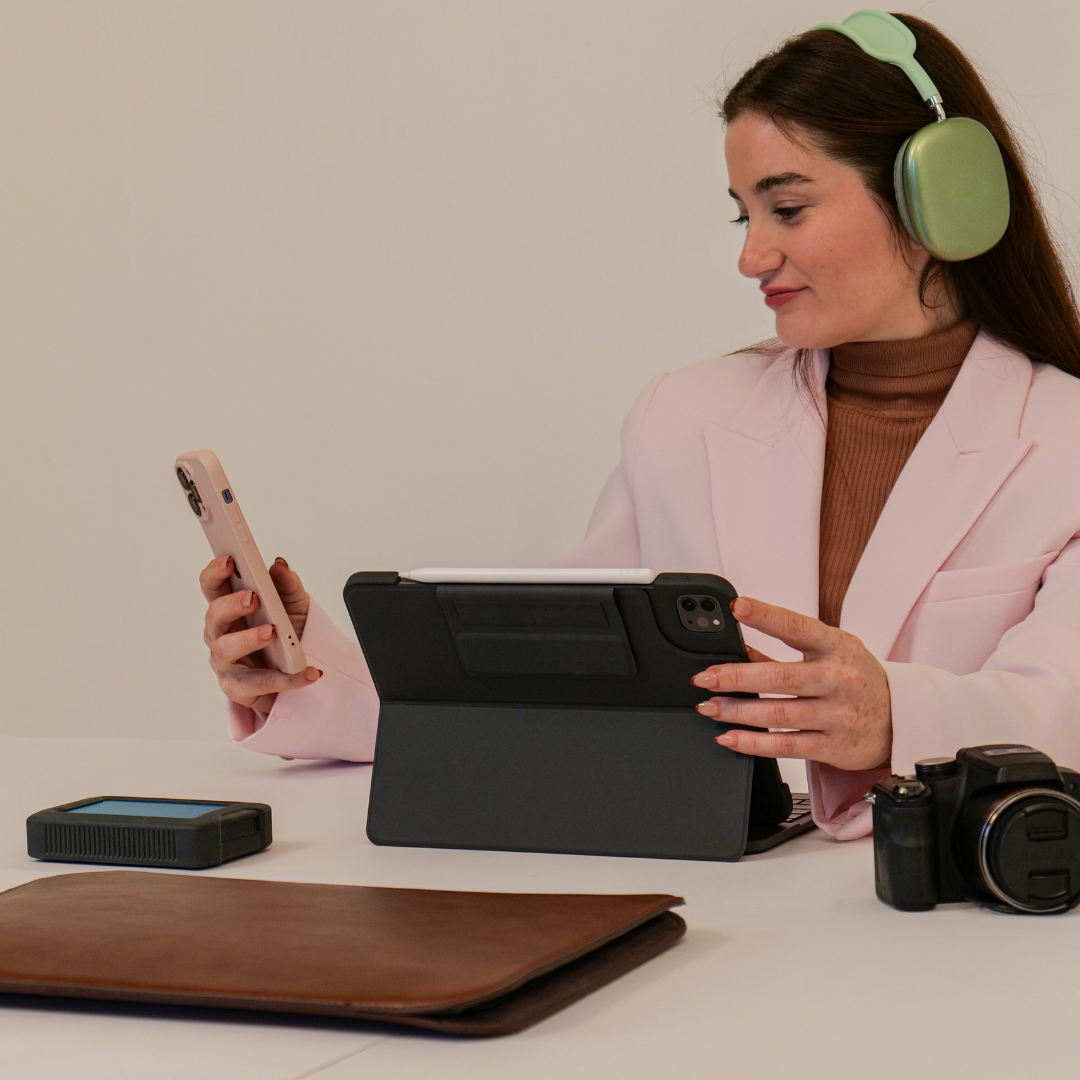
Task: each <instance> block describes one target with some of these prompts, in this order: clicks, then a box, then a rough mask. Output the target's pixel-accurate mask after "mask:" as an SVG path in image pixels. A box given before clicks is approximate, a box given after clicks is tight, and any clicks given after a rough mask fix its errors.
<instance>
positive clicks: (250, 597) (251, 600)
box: [244, 589, 259, 607]
mask: <svg viewBox="0 0 1080 1080" xmlns="http://www.w3.org/2000/svg"><path fill="white" fill-rule="evenodd" d="M258 602H259V598H258V597H257V596H256V595H255V590H254V589H252V590H250V591H249V592H248V595H247V599H246V600H245V601H244V607H251V605H252V604H257V603H258Z"/></svg>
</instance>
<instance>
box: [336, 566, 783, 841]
mask: <svg viewBox="0 0 1080 1080" xmlns="http://www.w3.org/2000/svg"><path fill="white" fill-rule="evenodd" d="M422 573H423V572H420V571H413V572H412V573H411V574H410V575H409V579H405V578H403V577H402V576H401V575H399V574H398V573H396V572H385V573H361V574H354V575H353V576H352V577H351V578H349V581H348V583H347V584H346V586H345V603H346V606H347V608H348V610H349V614H350V617H351V618H352V622H353V626H354V628H355V630H356V634H357V637H358V639H359V641H360V644H361V646H362V648H363V650H364V655H365V657H366V658H367V662H368V666H369V668H370V670H371V674H372V677H373V679H374V681H375V686H376V689H377V690H378V692H379V697H380V699H381V709H380V715H379V731H378V739H377V744H376V750H375V762H374V770H373V774H372V782H371V798H370V802H369V809H368V822H367V830H368V836H369V838H370V839H371V840H372V842H373V843H376V844H391V845H406V846H421V847H454V848H487V849H497V850H515V851H554V852H565V853H572V854H592V855H628V856H638V857H653V858H680V859H715V860H734V859H738V858H740V857H741V856H742V855H743V853H744V852H745V850H746V848H747V842H748V838H749V839H750V841H751V844H752V845H754V846H760V845H761V844H762V843H763V842H764V841H767V840H768V838H770V837H772V836H774V835H776V836H778V837H779V835H780V834H781V833H782V834H783V835H784V836H788V835H794V832H793V830H792V828H791V823H790V822H788V823H787V825H786V826H785V824H784V823H785V822H786V821H787V819H788V818H789V816H790V815H791V813H792V803H791V795H790V792H789V791H788V789H787V786H786V785H784V784H783V783H782V782H781V780H780V775H779V770H778V768H777V765H776V762H775V761H772V760H771V759H766V758H751V757H747V756H745V755H741V754H737V753H735V752H734V751H732V750H729V749H727V748H726V747H722V746H719V745H718V744H717V743H716V741H715V737H716V735H717V734H718V733H719V732H721V731H723V730H725V726H724V725H721V724H718V723H717V722H716V721H714V720H712V719H710V718H708V717H704V716H701V715H699V714H698V713H697V712H696V711H695V709H694V706H695V705H696V704H697V702H699V701H702V700H704V699H705V698H707V697H709V696H711V695H710V694H709V693H708V691H705V690H701V689H699V688H697V687H695V686H693V685H692V684H691V681H690V680H691V677H692V676H693V675H694V674H696V673H697V672H699V671H702V670H703V669H705V668H706V667H709V666H710V665H712V664H723V663H732V662H745V661H746V651H745V648H744V646H743V642H742V635H741V632H740V629H739V624H738V622H737V621H736V620H735V619H734V618H733V617H732V615H731V613H730V603H731V601H732V600H734V599H735V596H736V595H737V594H736V592H735V590H734V588H732V586H731V585H730V584H729V583H728V582H727V581H726V580H724V579H723V578H721V577H718V576H715V575H712V574H653V573H652V572H651V571H637V573H638V574H639V575H641V577H643V578H644V577H645V576H646V575H647V576H648V580H642V581H637V582H634V581H625V580H622V581H620V580H618V578H616V580H612V576H613V575H617V574H622V573H626V572H625V571H610V570H591V571H588V574H590V575H598V576H599V577H600V578H601V580H587V581H581V580H566V579H565V577H563V579H562V580H556V581H551V580H548V581H528V580H526V581H522V580H511V581H506V580H501V581H500V580H490V579H476V578H469V577H466V576H465V572H464V571H461V570H449V571H440V572H439V575H440V579H439V580H434V581H421V580H417V576H418V575H421V574H422ZM479 573H482V574H506V573H507V571H490V570H485V571H480V572H479ZM513 573H515V574H517V573H520V572H517V571H515V572H513ZM527 573H529V574H536V573H538V571H528V572H527ZM553 573H555V574H558V575H567V574H568V573H569V572H568V571H565V570H559V571H554V572H553ZM432 576H434V575H432ZM605 578H606V579H605ZM751 831H752V833H751ZM798 831H802V830H801V828H800V829H799V830H798Z"/></svg>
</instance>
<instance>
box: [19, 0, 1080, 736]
mask: <svg viewBox="0 0 1080 1080" xmlns="http://www.w3.org/2000/svg"><path fill="white" fill-rule="evenodd" d="M919 10H920V12H921V13H922V14H923V15H924V16H926V17H928V18H931V19H934V20H936V21H937V22H938V23H939V24H940V25H941V26H942V27H943V28H944V29H946V30H947V31H949V32H951V33H953V34H954V35H955V36H956V37H957V38H958V39H959V40H960V41H961V42H962V43H963V44H964V45H965V46H966V47H968V48H969V50H970V52H971V54H972V55H973V57H974V58H975V59H976V61H977V62H978V63H979V64H980V65H981V66H982V68H983V70H984V71H985V72H986V73H988V74H989V75H990V76H991V78H992V79H993V80H994V81H995V83H996V84H1000V85H1008V86H1009V87H1010V88H1011V91H1012V94H1011V96H1009V97H1007V99H1006V104H1007V107H1008V109H1009V110H1010V113H1011V114H1012V115H1014V116H1015V117H1016V118H1017V120H1018V122H1020V123H1021V124H1022V126H1023V129H1024V131H1025V132H1026V135H1027V138H1028V141H1029V143H1030V145H1031V146H1032V148H1033V149H1034V150H1035V152H1036V153H1037V155H1038V156H1039V158H1040V159H1041V160H1042V161H1043V162H1044V163H1045V166H1046V168H1047V170H1048V174H1049V175H1050V176H1052V177H1053V180H1054V183H1055V184H1056V185H1057V188H1056V195H1055V201H1054V204H1053V205H1054V211H1055V213H1056V214H1058V215H1059V217H1060V219H1061V225H1062V228H1063V230H1064V233H1065V234H1066V235H1067V236H1068V237H1070V238H1071V237H1072V235H1073V232H1074V224H1073V223H1074V215H1073V211H1074V208H1075V205H1076V204H1075V202H1074V196H1075V195H1076V194H1078V193H1080V139H1078V138H1077V134H1078V131H1077V124H1076V122H1075V117H1076V116H1077V114H1078V106H1080V85H1078V83H1077V79H1076V73H1075V56H1074V44H1073V43H1074V42H1075V40H1076V38H1077V36H1078V34H1080V14H1078V9H1077V8H1076V7H1075V6H1074V5H1070V4H1065V3H1059V4H1049V3H1039V2H1035V3H1028V4H1026V5H1025V6H1024V9H1023V12H1024V17H1023V18H1022V19H1021V18H1019V17H1018V16H1017V15H1016V14H1015V12H1016V10H1017V9H1016V6H1015V5H1014V4H1008V5H1006V4H1004V3H999V2H989V3H987V2H986V0H981V2H978V3H976V2H974V0H943V2H940V3H931V4H927V5H925V6H923V7H921V8H920V9H919ZM847 13H848V12H847V7H846V6H845V5H844V3H841V2H840V0H828V2H826V0H813V2H804V0H799V2H796V0H775V2H773V3H771V4H768V5H763V4H750V3H739V4H736V3H733V2H731V0H460V2H459V0H379V2H375V0H349V2H340V0H334V2H331V0H303V2H301V0H290V2H281V0H233V2H222V0H215V2H212V3H210V2H204V0H153V2H149V3H148V2H146V0H131V2H114V0H99V2H78V0H63V2H57V0H7V2H6V3H4V4H3V5H0V367H2V371H0V374H2V380H0V400H2V429H0V439H2V448H0V449H2V454H0V469H2V492H0V494H2V497H3V504H2V506H3V509H2V516H0V522H2V525H0V527H2V530H3V534H2V535H3V564H2V567H3V570H2V586H3V596H2V608H0V611H2V624H3V625H2V632H3V639H2V642H0V655H2V657H3V664H4V675H3V692H2V697H0V732H5V733H22V734H33V733H37V734H58V735H59V734H97V735H111V734H124V735H142V736H146V737H153V738H170V737H175V738H183V737H200V738H201V737H205V738H221V737H223V725H222V720H221V707H220V701H219V697H218V694H217V690H216V686H215V684H214V682H213V680H212V678H211V676H210V672H209V670H208V669H207V667H206V662H205V656H204V648H203V645H202V642H201V640H200V628H201V618H202V603H201V600H200V597H199V594H198V591H197V588H196V580H195V579H196V574H197V572H198V570H199V568H200V567H201V566H202V565H203V563H204V562H205V561H206V559H207V550H206V549H205V543H204V541H203V539H202V536H201V535H200V530H199V529H198V527H197V526H196V525H195V523H194V521H193V520H191V516H190V513H189V511H188V510H187V509H186V506H185V504H184V502H183V499H182V498H181V493H180V489H179V488H178V487H177V485H176V482H175V480H174V479H173V478H172V475H171V468H170V466H171V462H172V459H173V457H174V456H175V455H176V454H177V452H179V451H181V450H187V449H195V448H199V447H203V446H206V447H210V448H212V449H214V450H216V451H217V453H218V454H219V455H220V457H221V458H222V460H223V462H224V464H225V466H226V468H227V470H228V471H229V473H230V476H231V478H232V480H233V482H234V484H235V486H236V488H237V491H238V492H239V493H240V496H241V498H242V500H243V502H244V505H245V507H246V510H247V514H248V518H249V521H250V522H251V524H252V526H253V527H254V529H255V530H256V535H257V539H258V540H259V542H260V544H261V546H262V549H263V552H264V554H265V555H267V556H268V557H273V556H274V555H277V554H283V555H285V556H286V557H287V558H288V559H289V561H290V562H291V563H292V565H293V566H294V567H296V568H297V569H299V570H300V571H301V573H302V574H303V575H304V577H305V579H306V581H307V582H308V584H309V586H310V587H311V589H312V591H313V592H315V594H316V595H318V596H319V597H320V599H321V600H322V601H323V602H324V604H326V606H327V607H328V608H329V609H330V611H331V612H332V614H333V615H334V617H335V618H337V619H338V620H339V621H340V622H342V624H343V625H345V623H346V617H345V613H344V610H343V608H342V606H341V602H340V588H341V585H342V583H343V582H344V580H345V578H346V576H347V575H348V574H349V573H350V572H352V571H354V570H359V569H386V568H390V569H405V568H409V567H413V566H417V565H425V564H427V565H431V564H444V565H445V564H458V565H461V564H464V565H470V564H471V565H484V564H490V565H534V564H542V563H544V562H546V561H548V560H550V559H552V558H554V557H555V556H557V555H559V554H560V553H562V552H564V551H566V550H568V549H569V548H570V547H572V546H573V545H574V544H575V543H577V541H578V540H579V539H580V537H581V535H582V532H583V530H584V526H585V522H586V520H587V517H588V513H589V510H590V507H591V505H592V500H593V499H594V497H595V495H596V493H597V491H598V490H599V488H600V486H601V484H602V482H603V480H604V478H605V477H606V475H607V473H608V472H609V470H610V469H611V468H612V466H613V465H614V464H615V461H616V459H617V453H618V449H617V436H618V429H619V424H620V421H621V419H622V417H623V415H624V414H625V412H626V410H627V409H628V407H629V406H630V404H631V402H632V401H633V399H634V397H635V395H636V393H637V392H638V390H639V389H640V388H641V387H642V386H643V385H644V383H645V382H646V381H647V380H648V379H649V378H650V377H651V376H652V375H653V374H654V373H656V372H657V371H660V370H665V369H671V368H675V367H680V366H683V365H685V364H689V363H693V362H694V361H696V360H699V359H702V358H704V357H707V356H710V355H715V354H717V353H720V352H724V351H728V350H730V349H731V348H733V347H738V346H741V345H743V344H746V343H748V342H750V341H752V340H755V339H756V338H759V337H762V336H766V335H767V334H768V332H769V329H770V319H769V317H768V312H767V310H766V309H765V308H764V307H763V305H762V304H761V301H760V299H759V297H758V294H757V293H756V292H755V290H754V286H753V284H752V283H747V282H745V281H743V280H742V279H740V278H739V277H738V274H737V273H736V270H735V265H734V264H735V258H736V253H737V248H738V243H739V234H738V233H737V232H736V231H735V230H734V229H733V228H732V227H731V226H729V225H728V224H727V219H728V218H730V217H731V216H732V213H731V206H730V202H729V200H728V199H727V197H726V196H725V195H724V190H725V189H726V180H725V174H724V169H723V160H722V155H721V134H722V133H721V127H720V124H719V121H718V120H716V118H715V115H714V112H713V109H712V107H711V104H710V102H711V98H712V97H713V96H714V95H715V93H716V91H717V90H718V89H720V88H721V87H722V86H723V84H724V82H725V81H726V80H727V79H728V78H730V77H733V76H734V75H736V74H737V73H738V72H739V71H740V70H742V68H743V67H745V65H746V64H747V63H749V62H750V61H751V60H752V59H753V58H754V57H755V56H756V55H758V54H759V53H760V52H761V51H763V50H764V49H766V48H767V47H769V46H770V45H772V44H774V43H776V42H777V41H778V40H779V39H781V38H782V37H783V36H785V35H786V34H788V33H790V32H793V31H796V30H798V29H800V28H805V27H806V26H808V25H810V24H811V23H813V22H816V21H819V20H820V19H825V18H842V17H843V16H844V15H845V14H847ZM1051 18H1052V19H1053V21H1054V25H1055V27H1056V30H1055V32H1054V33H1053V34H1047V33H1044V31H1043V30H1042V29H1041V26H1042V25H1043V24H1045V23H1047V22H1049V21H1050V19H1051ZM1070 243H1071V240H1070Z"/></svg>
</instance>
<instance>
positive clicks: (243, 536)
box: [236, 525, 251, 544]
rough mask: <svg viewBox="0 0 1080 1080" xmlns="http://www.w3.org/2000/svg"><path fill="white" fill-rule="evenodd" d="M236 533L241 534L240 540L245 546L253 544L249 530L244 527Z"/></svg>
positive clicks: (240, 527)
mask: <svg viewBox="0 0 1080 1080" xmlns="http://www.w3.org/2000/svg"><path fill="white" fill-rule="evenodd" d="M236 531H237V533H239V535H240V539H241V541H242V542H243V543H245V544H250V543H251V533H249V532H248V531H247V529H246V528H245V527H244V526H243V525H241V526H239V528H237V530H236Z"/></svg>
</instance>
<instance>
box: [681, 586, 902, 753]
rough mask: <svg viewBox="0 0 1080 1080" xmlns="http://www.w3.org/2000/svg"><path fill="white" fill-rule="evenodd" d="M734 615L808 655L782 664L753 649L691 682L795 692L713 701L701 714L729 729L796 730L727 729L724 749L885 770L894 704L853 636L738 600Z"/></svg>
mask: <svg viewBox="0 0 1080 1080" xmlns="http://www.w3.org/2000/svg"><path fill="white" fill-rule="evenodd" d="M731 611H732V614H733V615H734V616H735V618H736V619H738V620H739V622H741V623H742V624H743V625H744V626H751V627H753V628H754V629H755V630H760V631H761V632H762V633H764V634H768V635H769V636H770V637H774V638H779V639H780V640H781V641H783V642H784V643H785V644H787V645H790V646H792V648H795V649H798V650H799V651H800V652H801V653H802V654H803V659H802V660H801V661H794V662H790V663H784V662H781V661H777V660H773V659H772V658H771V657H769V656H766V655H765V654H764V653H760V652H758V651H757V650H756V649H749V650H748V652H749V655H750V663H749V664H718V665H717V666H715V667H711V668H708V669H707V670H706V671H703V672H701V673H700V674H698V675H695V676H694V678H693V683H694V685H695V686H700V687H703V688H705V689H708V690H715V691H717V693H720V694H725V693H735V692H739V693H750V694H789V695H793V697H789V698H759V699H754V698H733V697H714V698H711V699H710V700H708V701H703V702H702V703H701V704H700V705H698V707H697V710H698V712H699V713H701V714H702V715H703V716H711V717H713V719H715V720H722V721H724V722H725V723H728V724H748V725H750V726H751V727H758V728H794V729H796V730H792V731H728V732H726V733H725V734H723V735H720V736H718V737H717V740H716V741H717V742H718V743H720V745H721V746H727V747H730V748H731V749H732V750H738V752H739V753H740V754H752V755H754V756H755V757H772V758H776V757H791V758H805V759H807V760H808V761H820V762H824V763H825V764H827V765H835V766H836V767H837V768H838V769H851V770H862V769H875V768H881V767H887V766H888V762H889V757H890V755H891V752H892V702H891V699H890V696H889V680H888V677H887V676H886V674H885V669H884V668H883V667H882V666H881V664H880V663H878V661H877V659H876V658H875V657H874V656H873V655H872V654H871V653H870V651H869V650H868V649H867V648H866V646H865V645H864V644H863V643H862V642H861V641H860V640H859V639H858V638H857V637H855V635H854V634H849V633H846V632H845V631H843V630H838V629H836V627H833V626H828V625H827V624H826V623H823V622H819V621H818V620H817V619H811V618H810V617H809V616H807V615H800V614H799V613H798V612H795V611H788V610H787V608H781V607H773V606H772V605H771V604H763V603H762V602H761V601H760V600H751V599H749V598H748V597H745V596H740V597H739V598H738V599H737V600H735V601H734V602H733V603H732V605H731Z"/></svg>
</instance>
